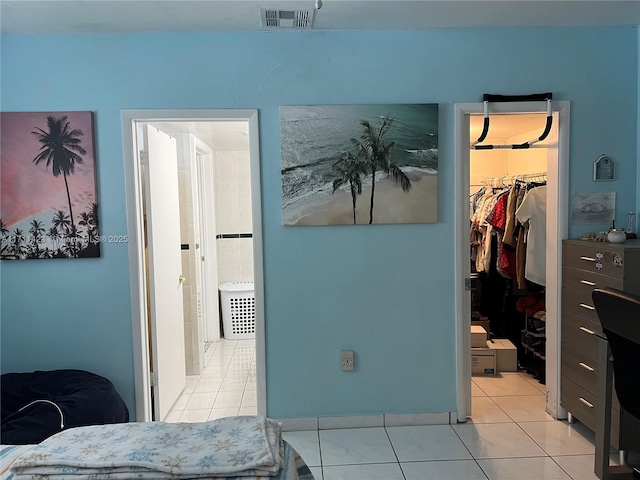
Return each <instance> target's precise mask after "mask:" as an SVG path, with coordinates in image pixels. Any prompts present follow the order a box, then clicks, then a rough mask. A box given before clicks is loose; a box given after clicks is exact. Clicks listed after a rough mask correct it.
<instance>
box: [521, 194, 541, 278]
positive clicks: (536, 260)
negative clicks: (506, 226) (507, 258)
mask: <svg viewBox="0 0 640 480" xmlns="http://www.w3.org/2000/svg"><path fill="white" fill-rule="evenodd" d="M516 218H517V219H518V221H519V222H520V223H526V222H527V221H528V222H529V234H528V237H527V258H526V261H525V272H524V276H525V278H526V279H527V280H530V281H532V282H535V283H537V284H538V285H545V283H546V259H547V256H546V253H547V187H546V186H542V187H535V188H532V189H531V190H529V191H528V192H527V194H526V195H525V196H524V199H523V200H522V204H521V205H520V207H519V208H518V210H516Z"/></svg>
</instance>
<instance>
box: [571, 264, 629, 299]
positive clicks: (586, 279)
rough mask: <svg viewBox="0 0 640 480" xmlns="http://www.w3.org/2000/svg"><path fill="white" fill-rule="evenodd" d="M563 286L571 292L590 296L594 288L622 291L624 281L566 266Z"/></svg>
mask: <svg viewBox="0 0 640 480" xmlns="http://www.w3.org/2000/svg"><path fill="white" fill-rule="evenodd" d="M562 285H563V286H564V287H567V288H569V289H571V290H576V291H578V292H583V293H589V294H590V293H591V292H592V291H593V289H594V288H604V287H611V288H617V289H620V290H622V287H623V286H624V279H623V278H617V277H611V276H608V275H602V274H599V273H594V272H591V271H589V270H580V269H577V268H573V267H567V266H564V267H563V268H562Z"/></svg>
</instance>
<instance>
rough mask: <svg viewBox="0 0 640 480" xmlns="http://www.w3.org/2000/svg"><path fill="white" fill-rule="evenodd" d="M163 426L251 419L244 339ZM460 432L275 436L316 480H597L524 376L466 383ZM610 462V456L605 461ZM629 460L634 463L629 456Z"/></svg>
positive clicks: (585, 440) (590, 448) (250, 359)
mask: <svg viewBox="0 0 640 480" xmlns="http://www.w3.org/2000/svg"><path fill="white" fill-rule="evenodd" d="M206 356H207V360H208V362H207V366H206V368H205V372H204V373H203V374H202V375H201V376H198V377H189V380H188V385H187V390H186V391H185V392H184V393H183V395H182V397H180V399H179V400H178V402H177V403H176V405H175V406H174V409H173V410H172V411H171V412H170V413H169V416H168V418H167V420H168V421H204V420H207V419H213V418H218V417H221V416H226V415H236V414H255V413H256V390H255V363H254V362H255V353H254V344H253V340H239V341H228V340H221V341H220V342H219V343H218V344H217V345H216V344H213V345H211V347H210V349H209V351H207V354H206ZM472 395H473V399H472V402H473V415H472V418H471V419H470V420H469V421H468V422H467V423H466V424H459V425H429V426H410V427H372V428H354V429H341V430H320V431H302V432H284V433H283V437H284V438H285V440H287V441H288V442H289V443H290V444H291V445H292V446H293V447H294V448H295V449H296V450H297V451H298V453H300V455H301V456H302V458H303V459H304V460H305V462H306V463H307V465H309V467H310V468H311V471H312V473H313V475H314V477H315V479H316V480H428V479H436V480H453V479H459V480H475V479H482V480H487V479H488V480H597V477H596V476H595V474H594V473H593V462H594V435H593V433H592V432H591V431H590V430H588V429H587V428H585V427H584V426H583V425H582V424H580V423H577V422H576V423H574V424H572V425H569V424H568V423H567V422H566V421H556V420H554V419H553V418H552V417H551V416H549V415H548V414H547V413H545V411H544V408H545V387H544V385H541V384H540V383H538V382H537V381H536V380H535V379H534V378H533V377H531V376H530V375H528V374H525V373H502V374H498V375H497V376H495V377H489V376H487V377H478V376H474V377H473V384H472ZM616 459H617V455H616V454H615V453H613V454H612V460H614V461H615V460H616ZM634 460H635V458H634Z"/></svg>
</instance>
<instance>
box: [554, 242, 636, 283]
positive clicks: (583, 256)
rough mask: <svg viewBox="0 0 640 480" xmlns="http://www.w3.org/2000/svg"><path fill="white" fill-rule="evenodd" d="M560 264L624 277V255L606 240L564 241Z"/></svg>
mask: <svg viewBox="0 0 640 480" xmlns="http://www.w3.org/2000/svg"><path fill="white" fill-rule="evenodd" d="M563 249H564V250H563V252H562V264H563V265H564V266H567V267H572V268H577V269H580V270H586V271H589V272H593V273H598V274H602V275H609V276H611V277H615V278H624V276H625V275H624V271H625V268H624V266H625V265H624V264H625V255H624V250H622V249H621V248H616V247H612V246H611V244H609V243H606V242H585V243H584V244H571V243H565V244H564V245H563Z"/></svg>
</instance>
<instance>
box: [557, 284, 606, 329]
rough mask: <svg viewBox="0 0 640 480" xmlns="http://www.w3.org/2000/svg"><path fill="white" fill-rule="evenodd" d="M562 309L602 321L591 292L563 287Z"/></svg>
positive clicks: (592, 319)
mask: <svg viewBox="0 0 640 480" xmlns="http://www.w3.org/2000/svg"><path fill="white" fill-rule="evenodd" d="M562 310H565V311H566V312H568V313H571V314H573V315H578V316H579V317H583V318H586V319H587V320H591V321H592V322H595V323H600V319H599V318H598V314H597V313H596V308H595V307H594V306H593V299H592V298H591V292H589V293H585V292H578V291H576V290H571V289H569V288H565V287H563V288H562Z"/></svg>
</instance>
